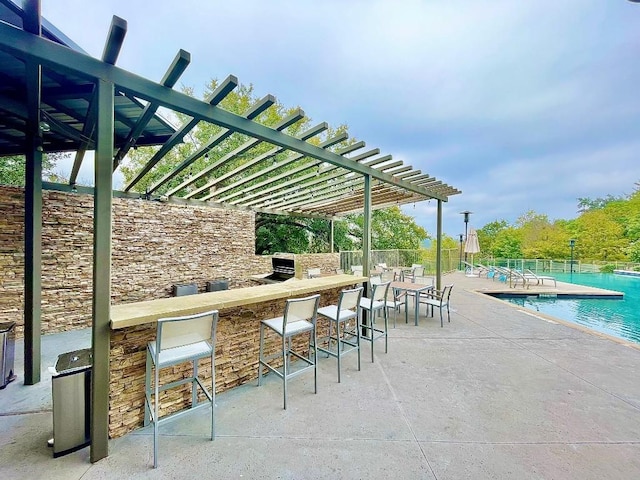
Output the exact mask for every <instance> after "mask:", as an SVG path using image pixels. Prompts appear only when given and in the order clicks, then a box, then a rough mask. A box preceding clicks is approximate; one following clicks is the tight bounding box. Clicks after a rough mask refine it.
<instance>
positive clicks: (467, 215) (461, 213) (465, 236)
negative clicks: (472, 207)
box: [460, 210, 473, 263]
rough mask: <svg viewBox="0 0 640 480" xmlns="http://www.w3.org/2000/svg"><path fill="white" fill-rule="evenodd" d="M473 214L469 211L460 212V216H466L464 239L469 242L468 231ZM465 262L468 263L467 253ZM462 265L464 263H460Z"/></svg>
mask: <svg viewBox="0 0 640 480" xmlns="http://www.w3.org/2000/svg"><path fill="white" fill-rule="evenodd" d="M472 213H473V212H470V211H469V210H465V211H464V212H460V215H464V239H465V241H466V240H467V230H468V228H469V215H471V214H472ZM464 261H465V262H466V261H467V252H464ZM460 263H462V262H460Z"/></svg>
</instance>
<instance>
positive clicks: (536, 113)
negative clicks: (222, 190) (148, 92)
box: [42, 0, 640, 237]
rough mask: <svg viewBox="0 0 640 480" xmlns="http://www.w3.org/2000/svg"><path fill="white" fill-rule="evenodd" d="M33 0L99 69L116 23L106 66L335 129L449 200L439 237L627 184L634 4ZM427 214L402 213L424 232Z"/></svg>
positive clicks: (637, 170)
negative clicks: (430, 179)
mask: <svg viewBox="0 0 640 480" xmlns="http://www.w3.org/2000/svg"><path fill="white" fill-rule="evenodd" d="M87 5H88V4H87V2H86V0H82V1H80V0H42V12H43V15H44V16H45V17H46V18H47V19H48V20H49V21H51V22H52V23H53V24H54V25H56V26H57V27H58V28H59V29H60V30H62V31H63V32H64V33H66V34H67V35H68V36H69V37H70V38H71V39H72V40H74V41H75V42H76V43H78V44H79V45H80V46H81V47H82V48H84V49H85V50H86V51H87V52H88V53H89V54H91V55H92V56H95V57H100V56H101V54H102V49H103V47H104V42H105V39H106V35H107V32H108V29H109V25H110V23H111V17H112V16H113V15H117V16H119V17H121V18H123V19H125V20H127V22H128V32H127V37H126V40H125V43H124V47H123V50H122V53H121V55H120V57H119V59H118V66H120V67H123V68H126V69H127V70H130V71H132V72H134V73H137V74H140V75H142V76H145V77H147V78H149V79H151V80H156V81H159V80H160V78H161V77H162V75H163V74H164V72H165V70H166V68H167V66H168V65H169V64H170V62H171V61H172V60H173V58H174V56H175V54H176V53H177V51H178V50H179V49H180V48H182V49H184V50H187V51H188V52H190V53H191V60H192V61H191V65H190V66H189V68H188V69H187V71H186V72H185V74H184V75H183V76H182V79H181V82H182V84H184V85H188V86H192V87H194V88H195V89H196V92H201V91H202V89H203V87H204V85H205V84H206V83H208V81H209V80H210V79H211V78H218V79H223V78H225V77H226V76H227V75H229V74H234V75H236V76H237V77H238V78H239V80H240V81H241V82H243V83H252V84H253V85H254V87H255V92H256V93H257V95H259V96H263V95H265V94H268V93H271V94H273V95H275V96H276V97H277V98H278V99H279V100H280V101H281V102H282V103H283V104H285V105H287V106H294V105H298V106H300V107H302V108H303V109H304V111H305V113H306V114H307V115H308V116H309V117H311V118H312V119H313V120H314V121H316V122H319V121H327V122H328V123H329V124H331V125H334V126H337V125H339V124H342V123H346V124H348V125H349V131H350V133H351V136H353V137H356V138H357V139H359V140H364V141H365V142H366V143H367V147H369V148H374V147H378V148H380V150H381V153H382V154H392V155H393V156H394V158H395V159H399V160H403V161H404V162H405V164H409V165H413V166H414V167H416V168H419V169H421V170H422V171H423V173H428V174H430V175H432V176H435V177H438V179H441V180H443V181H444V182H446V183H448V184H450V185H453V186H455V187H457V188H458V189H460V190H462V192H463V193H462V194H461V195H456V196H454V197H451V199H450V201H449V202H448V203H445V204H444V230H445V232H446V233H447V234H449V235H451V236H454V237H457V234H459V233H462V232H463V231H464V224H463V222H462V216H461V215H460V214H459V212H461V211H463V210H470V211H472V212H474V213H473V215H471V224H472V225H473V226H475V227H478V228H480V227H482V226H483V225H485V224H486V223H488V222H491V221H494V220H506V221H508V222H510V223H512V222H514V221H515V220H516V219H517V218H518V217H519V216H521V215H522V214H524V213H525V212H527V211H529V210H534V211H536V212H537V213H540V214H545V215H547V216H548V217H549V218H550V219H551V220H553V219H558V218H564V219H569V218H575V217H576V215H577V211H576V210H577V199H578V198H584V197H589V198H596V197H603V196H606V195H609V194H611V195H616V196H618V195H624V194H628V193H631V192H632V191H633V189H634V182H636V181H639V180H640V167H638V161H637V159H636V160H633V158H634V157H637V156H638V155H637V153H638V152H640V95H638V90H637V88H636V87H637V86H638V85H640V4H633V3H630V2H628V1H626V0H606V1H603V0H560V1H558V0H536V1H532V2H518V1H515V2H514V1H513V0H506V1H505V0H422V1H420V0H402V1H392V0H379V1H378V0H349V1H346V0H341V1H340V0H322V1H320V0H308V1H305V0H286V1H285V0H268V1H267V0H236V1H234V2H229V1H226V2H221V1H217V0H208V1H202V0H199V1H196V0H182V1H180V2H175V1H165V0H155V1H154V2H140V1H132V0H126V1H124V0H94V1H92V2H91V7H90V8H88V6H87ZM435 208H436V205H435V202H431V203H427V202H424V203H423V204H417V205H416V206H415V207H414V206H409V207H405V211H406V213H408V214H410V215H412V216H414V217H415V218H416V221H417V222H418V223H419V224H420V225H422V226H424V227H425V228H426V229H427V230H428V231H429V232H430V233H433V234H435V230H436V227H435Z"/></svg>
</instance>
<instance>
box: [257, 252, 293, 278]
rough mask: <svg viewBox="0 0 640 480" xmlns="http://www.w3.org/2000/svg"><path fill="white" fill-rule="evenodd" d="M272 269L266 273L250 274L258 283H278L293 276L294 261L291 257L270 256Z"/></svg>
mask: <svg viewBox="0 0 640 480" xmlns="http://www.w3.org/2000/svg"><path fill="white" fill-rule="evenodd" d="M271 266H272V268H273V271H272V272H271V273H269V274H266V275H252V276H251V278H252V279H253V280H254V281H256V282H258V283H280V282H284V281H285V280H289V279H290V278H293V277H294V276H295V274H296V262H295V260H294V259H293V258H285V257H276V256H273V257H271Z"/></svg>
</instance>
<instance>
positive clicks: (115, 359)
mask: <svg viewBox="0 0 640 480" xmlns="http://www.w3.org/2000/svg"><path fill="white" fill-rule="evenodd" d="M345 288H346V287H345ZM341 290H342V288H333V289H328V290H324V291H322V292H320V293H321V295H320V306H325V305H330V304H332V303H333V304H335V303H336V302H337V301H338V296H339V294H340V291H341ZM284 305H285V300H284V299H280V300H272V301H268V302H262V303H256V304H252V305H246V306H243V307H236V308H228V309H221V310H220V321H219V322H218V331H217V338H216V355H215V362H216V392H217V393H220V392H223V391H225V390H228V389H230V388H233V387H235V386H238V385H241V384H243V383H247V382H250V381H256V379H257V378H258V354H259V347H260V320H262V319H265V318H273V317H277V316H280V315H282V312H283V310H284ZM327 329H328V325H327V324H326V320H322V318H319V319H318V336H319V337H321V336H323V335H327ZM111 333H112V334H111V352H110V360H109V369H110V372H109V374H110V377H111V381H110V386H109V436H110V438H116V437H120V436H122V435H124V434H126V433H128V432H130V431H132V430H135V429H136V428H139V427H141V426H142V425H143V421H144V399H145V394H144V387H145V385H144V383H145V364H146V350H145V348H146V345H147V343H148V342H149V341H152V340H154V339H155V333H156V327H155V325H153V324H145V325H140V326H137V327H131V328H125V329H122V330H114V331H113V332H111ZM301 337H304V338H302V339H298V340H297V341H299V342H300V343H299V346H300V347H302V346H303V344H305V342H304V340H306V341H307V342H308V337H307V336H306V335H302V336H301ZM266 340H267V341H266V342H265V354H266V355H269V354H271V353H274V352H276V351H277V349H278V348H279V347H280V346H281V343H280V341H279V339H278V337H276V336H275V335H269V334H267V336H266ZM306 344H307V345H308V343H306ZM298 351H303V350H298ZM355 355H356V354H355V353H354V355H353V358H352V359H351V360H347V361H346V363H348V362H350V361H352V362H353V364H349V365H343V367H342V368H355V365H356V361H357V360H356V356H355ZM320 358H322V359H324V355H320ZM189 371H190V368H189V364H186V365H180V366H175V367H170V368H166V369H163V370H162V371H161V375H160V378H161V381H160V383H161V384H166V383H169V382H172V381H175V380H178V379H181V378H184V377H185V376H187V375H188V372H189ZM265 371H266V369H265ZM198 372H199V374H200V378H201V380H203V381H204V384H205V385H211V383H210V382H211V362H210V361H201V363H200V364H199V369H198ZM310 375H312V374H310ZM336 378H337V371H336ZM277 380H279V379H277ZM309 393H310V394H313V391H310V392H309ZM160 397H161V400H160V405H161V410H160V414H161V415H165V414H167V413H171V412H174V411H177V410H179V409H181V408H185V407H188V406H189V405H190V402H191V387H190V386H189V385H186V386H183V387H180V388H176V389H172V390H169V391H166V392H164V393H162V394H160ZM201 399H204V397H201ZM278 406H279V407H280V406H281V404H280V405H278Z"/></svg>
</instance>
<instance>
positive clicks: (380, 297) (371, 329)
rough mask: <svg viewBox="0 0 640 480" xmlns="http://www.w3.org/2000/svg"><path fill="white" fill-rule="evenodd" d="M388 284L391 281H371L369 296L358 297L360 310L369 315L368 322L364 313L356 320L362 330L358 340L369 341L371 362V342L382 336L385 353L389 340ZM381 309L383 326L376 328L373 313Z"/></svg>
mask: <svg viewBox="0 0 640 480" xmlns="http://www.w3.org/2000/svg"><path fill="white" fill-rule="evenodd" d="M389 285H391V282H383V283H373V284H372V285H371V287H372V292H371V297H370V298H367V297H362V298H361V299H360V311H361V312H362V311H365V312H367V313H368V317H369V320H368V323H365V320H364V318H365V315H362V314H361V315H360V319H359V321H358V323H359V326H360V329H361V332H362V333H361V334H360V340H365V341H367V342H371V362H373V342H375V341H376V340H378V339H380V338H383V337H384V353H387V352H388V350H389V341H388V336H387V331H388V329H389V320H388V315H387V302H386V298H387V293H388V291H389ZM381 310H382V313H383V315H384V327H383V328H379V327H378V328H376V327H375V326H374V321H375V315H376V313H377V312H379V311H381Z"/></svg>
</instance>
